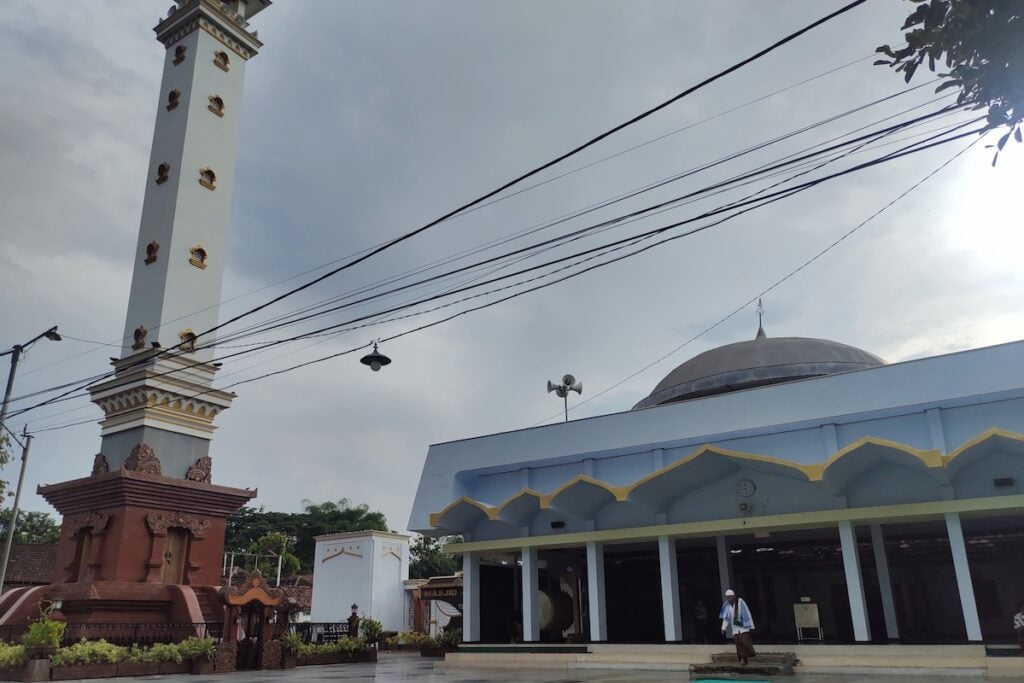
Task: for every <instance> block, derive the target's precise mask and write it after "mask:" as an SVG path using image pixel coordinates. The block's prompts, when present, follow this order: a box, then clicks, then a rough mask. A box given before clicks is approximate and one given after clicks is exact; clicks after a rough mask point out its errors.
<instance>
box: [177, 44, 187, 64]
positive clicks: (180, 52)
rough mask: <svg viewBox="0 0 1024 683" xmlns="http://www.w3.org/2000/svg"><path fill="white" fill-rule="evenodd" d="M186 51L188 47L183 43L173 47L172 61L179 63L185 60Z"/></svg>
mask: <svg viewBox="0 0 1024 683" xmlns="http://www.w3.org/2000/svg"><path fill="white" fill-rule="evenodd" d="M186 52H188V48H187V47H185V46H184V45H179V46H178V47H176V48H174V63H175V64H181V63H182V62H184V61H185V53H186Z"/></svg>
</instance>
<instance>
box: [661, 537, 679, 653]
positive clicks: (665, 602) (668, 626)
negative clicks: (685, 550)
mask: <svg viewBox="0 0 1024 683" xmlns="http://www.w3.org/2000/svg"><path fill="white" fill-rule="evenodd" d="M658 559H659V561H660V566H661V572H660V574H661V611H662V614H663V615H664V617H665V642H669V643H673V642H676V641H679V640H682V639H683V621H682V616H681V615H680V613H679V566H678V564H677V558H676V542H675V539H673V538H669V537H668V536H659V537H658Z"/></svg>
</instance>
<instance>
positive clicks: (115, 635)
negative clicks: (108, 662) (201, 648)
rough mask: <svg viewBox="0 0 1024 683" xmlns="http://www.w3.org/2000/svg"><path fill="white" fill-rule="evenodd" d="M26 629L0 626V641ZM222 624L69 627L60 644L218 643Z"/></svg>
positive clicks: (8, 639) (8, 640) (141, 644)
mask: <svg viewBox="0 0 1024 683" xmlns="http://www.w3.org/2000/svg"><path fill="white" fill-rule="evenodd" d="M26 628H27V626H0V640H3V641H4V642H8V643H10V642H17V641H18V639H19V638H21V635H22V634H23V633H24V632H25V630H26ZM223 630H224V625H223V624H222V623H221V622H207V623H202V622H200V623H183V624H68V625H67V627H66V628H65V629H64V637H63V639H62V641H61V644H62V645H70V644H72V643H77V642H78V641H79V640H82V639H83V638H85V639H86V640H99V639H100V638H103V639H104V640H106V641H107V642H109V643H114V644H115V645H125V646H130V645H140V646H143V647H145V646H149V645H152V644H154V643H179V642H181V641H183V640H185V639H186V638H191V637H193V636H198V637H200V638H207V637H208V638H213V639H214V640H220V638H221V636H222V635H223Z"/></svg>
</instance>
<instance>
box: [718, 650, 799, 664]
mask: <svg viewBox="0 0 1024 683" xmlns="http://www.w3.org/2000/svg"><path fill="white" fill-rule="evenodd" d="M711 661H712V662H713V663H715V664H719V663H721V664H729V663H732V662H735V661H736V653H735V652H716V653H715V654H713V655H711ZM797 661H798V660H797V658H796V654H794V653H792V652H759V653H758V654H757V656H756V657H751V658H750V663H751V664H779V665H786V666H794V665H795V664H796V663H797Z"/></svg>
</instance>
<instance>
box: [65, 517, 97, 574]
mask: <svg viewBox="0 0 1024 683" xmlns="http://www.w3.org/2000/svg"><path fill="white" fill-rule="evenodd" d="M91 561H92V527H86V528H84V529H82V530H81V531H79V532H78V534H77V535H76V537H75V557H74V559H73V560H72V561H71V576H70V581H71V582H72V583H75V582H78V581H85V580H87V578H88V576H89V563H90V562H91Z"/></svg>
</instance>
